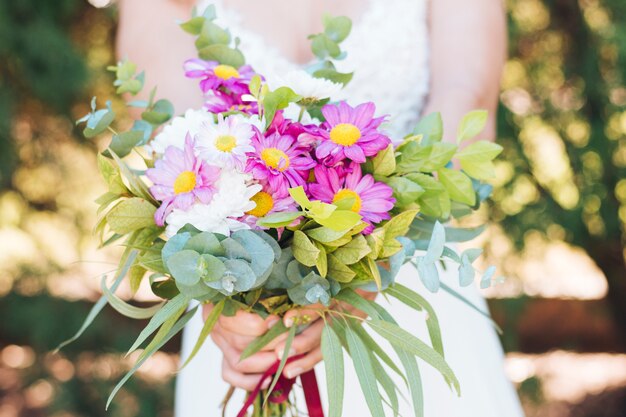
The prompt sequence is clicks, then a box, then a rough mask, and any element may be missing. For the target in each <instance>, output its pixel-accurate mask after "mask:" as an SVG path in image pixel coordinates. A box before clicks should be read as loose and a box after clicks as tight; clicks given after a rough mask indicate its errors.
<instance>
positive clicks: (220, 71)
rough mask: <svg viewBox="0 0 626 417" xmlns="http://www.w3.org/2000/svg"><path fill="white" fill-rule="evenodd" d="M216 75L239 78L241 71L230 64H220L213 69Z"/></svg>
mask: <svg viewBox="0 0 626 417" xmlns="http://www.w3.org/2000/svg"><path fill="white" fill-rule="evenodd" d="M213 73H214V74H215V76H217V77H219V78H221V79H222V80H228V79H229V78H239V71H237V70H236V69H235V68H234V67H231V66H230V65H218V66H217V67H215V68H214V69H213Z"/></svg>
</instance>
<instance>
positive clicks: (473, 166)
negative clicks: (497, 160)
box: [461, 160, 496, 180]
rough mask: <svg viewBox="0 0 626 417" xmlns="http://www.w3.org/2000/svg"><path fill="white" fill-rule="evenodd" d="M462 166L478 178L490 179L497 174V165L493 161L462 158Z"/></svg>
mask: <svg viewBox="0 0 626 417" xmlns="http://www.w3.org/2000/svg"><path fill="white" fill-rule="evenodd" d="M461 168H463V171H465V173H467V175H469V176H470V177H472V178H475V179H477V180H489V179H492V178H495V176H496V170H495V166H494V165H493V162H491V161H475V160H461Z"/></svg>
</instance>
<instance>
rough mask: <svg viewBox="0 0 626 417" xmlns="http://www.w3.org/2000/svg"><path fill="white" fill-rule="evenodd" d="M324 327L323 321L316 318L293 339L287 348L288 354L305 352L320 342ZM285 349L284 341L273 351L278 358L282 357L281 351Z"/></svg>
mask: <svg viewBox="0 0 626 417" xmlns="http://www.w3.org/2000/svg"><path fill="white" fill-rule="evenodd" d="M323 328H324V322H323V321H322V320H318V321H316V322H315V323H313V324H311V325H310V326H309V327H308V328H307V329H306V330H304V331H303V332H302V333H300V334H299V335H298V336H296V337H295V338H294V339H293V342H292V343H291V347H290V349H289V354H288V356H294V355H299V354H301V353H307V352H309V351H311V350H313V349H314V348H316V347H317V346H319V344H320V338H321V336H322V329H323ZM284 349H285V343H284V342H282V343H280V344H279V345H278V346H276V348H275V349H274V351H275V352H276V356H277V358H278V359H281V358H282V357H283V351H284Z"/></svg>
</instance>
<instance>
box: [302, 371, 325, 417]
mask: <svg viewBox="0 0 626 417" xmlns="http://www.w3.org/2000/svg"><path fill="white" fill-rule="evenodd" d="M300 379H301V380H302V389H303V390H304V399H305V401H306V407H307V409H308V411H309V417H324V410H323V409H322V399H321V398H320V390H319V385H318V384H317V377H316V376H315V369H311V370H310V371H307V372H305V373H303V374H302V375H300Z"/></svg>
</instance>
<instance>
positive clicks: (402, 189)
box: [387, 177, 426, 207]
mask: <svg viewBox="0 0 626 417" xmlns="http://www.w3.org/2000/svg"><path fill="white" fill-rule="evenodd" d="M387 185H389V186H390V187H391V188H392V189H393V197H394V198H395V199H396V203H397V205H398V206H400V207H406V206H409V205H411V204H415V203H416V202H417V199H418V198H419V197H420V196H421V195H422V194H424V193H425V192H426V190H424V189H423V188H422V187H421V186H420V185H419V184H416V183H415V182H413V181H411V180H410V179H408V178H406V177H391V178H390V179H389V181H387Z"/></svg>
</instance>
